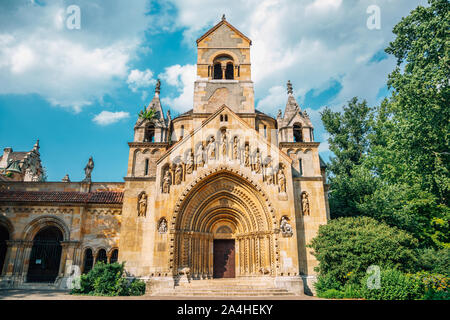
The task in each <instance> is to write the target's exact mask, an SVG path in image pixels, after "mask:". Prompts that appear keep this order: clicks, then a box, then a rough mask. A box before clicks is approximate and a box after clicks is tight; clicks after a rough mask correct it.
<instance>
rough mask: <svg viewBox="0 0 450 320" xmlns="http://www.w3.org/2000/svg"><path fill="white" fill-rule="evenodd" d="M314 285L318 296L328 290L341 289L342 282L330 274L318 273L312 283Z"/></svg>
mask: <svg viewBox="0 0 450 320" xmlns="http://www.w3.org/2000/svg"><path fill="white" fill-rule="evenodd" d="M314 287H315V288H316V291H317V294H318V296H319V297H320V296H321V294H322V293H325V292H326V291H328V290H337V291H341V290H342V289H343V287H342V284H341V283H340V282H339V281H337V280H336V279H335V278H334V277H333V276H332V275H323V276H322V275H319V276H318V277H317V282H316V283H314ZM322 298H324V297H322Z"/></svg>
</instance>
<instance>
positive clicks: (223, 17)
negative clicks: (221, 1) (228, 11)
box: [222, 13, 227, 21]
mask: <svg viewBox="0 0 450 320" xmlns="http://www.w3.org/2000/svg"><path fill="white" fill-rule="evenodd" d="M225 20H227V18H225V13H224V14H223V15H222V21H225Z"/></svg>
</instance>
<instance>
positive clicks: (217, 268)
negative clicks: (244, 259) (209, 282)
mask: <svg viewBox="0 0 450 320" xmlns="http://www.w3.org/2000/svg"><path fill="white" fill-rule="evenodd" d="M213 248H214V249H213V250H214V256H213V259H214V260H213V266H214V268H213V277H214V278H234V277H235V275H236V271H235V270H236V266H235V247H234V239H231V240H228V239H227V240H214V247H213Z"/></svg>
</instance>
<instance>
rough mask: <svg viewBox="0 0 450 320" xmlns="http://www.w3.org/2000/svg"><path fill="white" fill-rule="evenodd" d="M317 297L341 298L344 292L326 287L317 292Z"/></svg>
mask: <svg viewBox="0 0 450 320" xmlns="http://www.w3.org/2000/svg"><path fill="white" fill-rule="evenodd" d="M318 297H319V298H324V299H342V298H344V293H343V292H342V291H339V290H336V289H328V290H326V291H324V292H322V293H320V294H318Z"/></svg>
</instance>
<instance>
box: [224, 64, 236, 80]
mask: <svg viewBox="0 0 450 320" xmlns="http://www.w3.org/2000/svg"><path fill="white" fill-rule="evenodd" d="M225 79H228V80H233V79H234V68H233V64H232V63H231V62H228V63H227V68H226V69H225Z"/></svg>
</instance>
